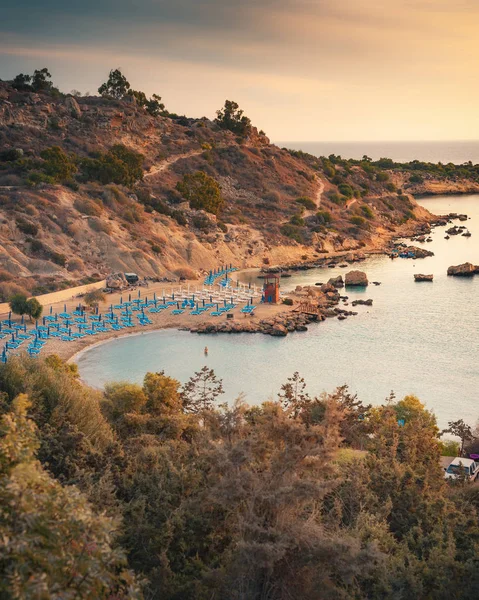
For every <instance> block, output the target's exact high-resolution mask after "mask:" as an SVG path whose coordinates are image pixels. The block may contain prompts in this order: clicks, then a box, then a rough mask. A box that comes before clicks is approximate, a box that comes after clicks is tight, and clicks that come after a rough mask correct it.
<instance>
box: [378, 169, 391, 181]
mask: <svg viewBox="0 0 479 600" xmlns="http://www.w3.org/2000/svg"><path fill="white" fill-rule="evenodd" d="M376 181H380V182H385V181H389V175H388V174H387V173H385V172H384V171H379V173H377V174H376Z"/></svg>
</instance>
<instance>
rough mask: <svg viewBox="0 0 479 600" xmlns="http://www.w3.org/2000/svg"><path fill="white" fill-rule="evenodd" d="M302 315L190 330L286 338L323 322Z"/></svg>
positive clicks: (205, 326)
mask: <svg viewBox="0 0 479 600" xmlns="http://www.w3.org/2000/svg"><path fill="white" fill-rule="evenodd" d="M325 318H326V317H325V316H323V315H321V316H319V318H318V319H314V317H312V316H309V315H305V314H302V313H292V312H288V313H284V314H280V315H277V316H276V317H274V318H271V319H263V320H261V321H257V322H250V321H242V320H241V321H234V320H230V321H221V322H219V323H203V324H201V325H198V326H197V327H194V328H192V329H190V331H191V333H263V334H266V335H271V336H274V337H284V336H286V335H288V333H290V332H293V331H307V330H308V327H307V325H308V324H309V323H311V322H312V321H314V320H319V321H323V320H324V319H325Z"/></svg>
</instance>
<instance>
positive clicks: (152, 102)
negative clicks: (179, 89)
mask: <svg viewBox="0 0 479 600" xmlns="http://www.w3.org/2000/svg"><path fill="white" fill-rule="evenodd" d="M128 94H129V95H131V96H134V98H135V99H136V103H137V104H138V106H142V107H143V108H145V109H146V111H147V112H148V113H149V114H150V115H152V116H153V117H157V116H158V115H160V114H161V113H162V112H163V111H164V110H165V105H164V104H163V103H162V102H161V96H158V94H153V96H152V97H151V98H147V97H146V94H145V92H139V91H136V90H129V92H128Z"/></svg>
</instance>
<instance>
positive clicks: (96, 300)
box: [83, 290, 105, 308]
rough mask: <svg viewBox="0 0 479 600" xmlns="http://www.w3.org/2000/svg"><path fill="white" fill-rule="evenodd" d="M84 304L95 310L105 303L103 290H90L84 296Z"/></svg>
mask: <svg viewBox="0 0 479 600" xmlns="http://www.w3.org/2000/svg"><path fill="white" fill-rule="evenodd" d="M83 302H84V303H85V304H86V305H87V306H89V307H90V308H94V307H96V306H98V305H99V304H100V302H105V294H104V293H103V292H102V291H101V290H90V291H89V292H87V293H86V294H85V295H84V296H83Z"/></svg>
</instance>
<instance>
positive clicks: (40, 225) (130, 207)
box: [0, 81, 428, 299]
mask: <svg viewBox="0 0 479 600" xmlns="http://www.w3.org/2000/svg"><path fill="white" fill-rule="evenodd" d="M118 145H121V147H125V148H127V149H129V150H132V151H134V152H135V153H138V154H137V155H135V156H138V155H141V156H140V163H141V168H140V172H139V173H137V174H136V175H135V177H134V178H132V179H131V181H128V183H125V182H123V183H122V184H120V183H115V181H116V179H115V178H116V174H115V173H113V174H110V171H108V169H104V170H103V171H102V172H101V174H97V175H94V176H93V175H91V173H92V172H93V171H92V169H91V168H90V167H91V165H93V163H95V165H97V166H98V165H99V164H100V163H101V164H102V165H103V166H104V165H106V164H107V165H108V168H110V167H111V166H112V165H113V166H114V167H115V168H116V167H117V166H118V164H120V166H121V167H122V168H123V163H121V160H120V159H121V156H122V154H121V152H122V151H121V147H120V151H117V152H116V154H115V156H113V154H111V153H110V154H108V153H109V152H110V151H111V149H112V148H113V147H115V148H118ZM52 148H53V149H54V150H53V151H52V150H48V149H52ZM59 149H61V150H59ZM105 157H107V158H108V160H109V162H108V161H106V160H104V159H105ZM118 157H120V159H119V158H118ZM118 160H120V163H119V162H118ZM52 161H56V162H54V163H53V162H52ZM62 161H63V162H62ZM102 161H103V162H102ZM58 163H61V165H60V167H61V168H60V169H58ZM90 163H91V164H90ZM52 165H53V166H52ZM72 165H73V167H72ZM97 171H98V169H97ZM197 172H204V173H206V174H207V175H208V181H211V180H210V179H209V178H212V179H213V180H214V181H213V183H215V182H216V183H217V184H218V185H219V188H220V191H221V197H222V206H221V210H219V211H217V214H212V213H211V212H206V211H205V210H200V209H198V206H197V205H195V202H194V201H193V200H192V199H191V197H190V198H187V197H185V196H186V194H185V193H181V192H180V191H179V190H178V189H177V184H178V183H179V182H182V181H184V178H185V176H188V175H191V174H194V173H197ZM58 173H64V175H62V176H61V177H59V176H58ZM54 176H55V177H57V178H56V179H55V177H54ZM215 185H216V184H215ZM427 218H428V215H427V213H426V212H425V211H423V210H422V209H420V208H419V207H418V206H417V204H416V203H415V201H414V199H413V197H412V196H411V195H408V194H405V193H403V190H401V189H398V186H397V185H396V184H394V183H393V182H392V181H391V178H390V177H389V175H388V174H387V173H386V172H385V171H383V170H381V169H380V168H373V169H369V170H364V169H363V168H362V167H360V166H353V167H352V168H349V167H347V166H346V167H344V166H341V165H340V164H333V163H331V162H330V161H329V160H326V159H320V158H316V157H313V156H310V155H305V154H303V153H301V152H293V151H288V150H286V149H280V148H278V147H276V146H274V145H272V144H270V142H269V140H268V138H267V137H266V136H265V135H264V134H263V133H262V132H258V131H257V130H256V129H255V128H253V127H252V128H250V129H249V130H248V132H247V134H246V135H243V136H241V137H239V136H238V135H237V134H235V133H233V132H232V131H229V130H225V129H222V128H221V127H220V126H219V125H218V123H216V122H213V121H211V120H208V119H206V118H202V119H189V118H186V117H178V116H176V115H168V116H152V115H151V114H149V113H148V112H147V110H146V109H145V108H144V107H142V106H140V105H139V104H137V102H136V100H135V98H134V97H131V96H128V97H125V98H124V99H123V100H115V99H112V98H104V97H80V98H78V97H76V98H75V97H73V96H64V95H62V94H59V93H58V92H55V93H53V92H43V93H34V92H32V91H25V90H24V91H19V90H18V89H14V88H13V87H12V86H11V85H10V84H9V83H8V82H1V81H0V248H1V250H0V252H1V255H0V261H1V264H0V296H1V298H0V299H4V298H5V297H7V296H8V295H9V294H10V293H11V292H12V290H15V289H16V286H21V287H22V288H24V289H26V290H27V291H29V292H32V293H42V292H46V291H51V290H53V289H58V288H61V287H67V286H68V285H72V284H77V283H84V282H88V281H91V280H94V279H97V278H99V277H103V276H105V275H107V274H109V273H111V272H116V271H136V272H138V273H139V274H140V275H142V276H148V277H155V278H172V277H179V276H191V275H193V274H194V273H198V271H200V270H201V269H208V268H212V267H214V266H216V265H218V264H219V263H224V262H228V263H229V262H233V263H235V264H236V265H238V266H240V267H246V266H260V265H262V264H276V263H279V262H288V261H296V260H302V259H303V260H306V259H308V260H311V259H314V258H315V257H318V256H321V255H324V254H326V253H331V252H335V251H343V250H354V249H359V248H369V247H378V246H379V245H380V244H381V243H383V241H384V239H385V238H387V236H391V235H392V234H394V233H395V232H398V231H402V230H404V229H412V228H414V226H415V224H417V221H418V220H424V219H427Z"/></svg>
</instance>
